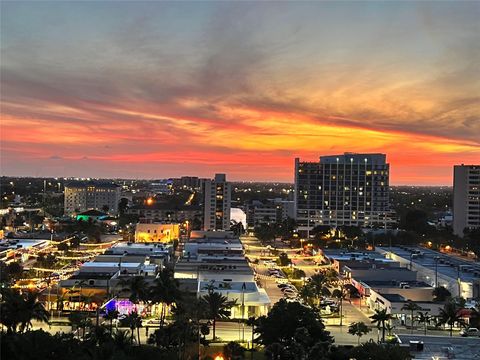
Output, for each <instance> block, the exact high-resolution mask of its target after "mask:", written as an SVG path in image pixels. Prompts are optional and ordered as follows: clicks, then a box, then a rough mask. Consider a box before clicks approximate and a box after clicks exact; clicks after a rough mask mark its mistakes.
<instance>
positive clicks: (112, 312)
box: [103, 310, 118, 334]
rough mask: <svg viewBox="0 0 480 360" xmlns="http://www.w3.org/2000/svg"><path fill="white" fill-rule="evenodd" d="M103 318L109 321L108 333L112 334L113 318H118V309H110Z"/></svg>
mask: <svg viewBox="0 0 480 360" xmlns="http://www.w3.org/2000/svg"><path fill="white" fill-rule="evenodd" d="M103 318H104V319H105V320H109V321H110V334H113V320H115V319H117V318H118V311H117V310H110V311H107V313H106V314H105V315H104V316H103Z"/></svg>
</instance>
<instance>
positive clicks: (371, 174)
mask: <svg viewBox="0 0 480 360" xmlns="http://www.w3.org/2000/svg"><path fill="white" fill-rule="evenodd" d="M389 174H390V166H389V164H388V163H387V162H386V155H385V154H354V153H345V154H343V155H333V156H321V157H320V161H319V162H303V161H300V159H298V158H296V159H295V192H294V194H295V217H296V220H297V223H298V229H299V231H302V232H307V233H308V232H309V231H310V230H311V229H313V228H314V227H315V226H317V225H329V226H332V227H337V226H342V225H346V226H360V227H372V226H381V227H390V225H391V224H392V223H393V222H394V221H393V220H392V216H391V212H390V204H389Z"/></svg>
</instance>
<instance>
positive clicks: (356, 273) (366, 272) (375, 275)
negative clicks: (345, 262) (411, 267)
mask: <svg viewBox="0 0 480 360" xmlns="http://www.w3.org/2000/svg"><path fill="white" fill-rule="evenodd" d="M351 274H352V278H354V279H356V280H372V279H374V280H378V281H389V280H395V281H416V280H417V272H416V271H408V270H405V269H398V270H395V269H352V270H351Z"/></svg>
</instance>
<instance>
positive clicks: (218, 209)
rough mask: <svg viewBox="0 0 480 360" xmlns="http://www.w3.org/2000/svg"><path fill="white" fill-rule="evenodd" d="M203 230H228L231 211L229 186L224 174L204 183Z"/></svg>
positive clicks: (216, 175)
mask: <svg viewBox="0 0 480 360" xmlns="http://www.w3.org/2000/svg"><path fill="white" fill-rule="evenodd" d="M204 196H205V197H204V215H203V216H204V218H203V220H204V222H203V229H204V230H229V229H230V210H231V184H230V183H228V182H227V181H226V176H225V174H215V179H213V180H206V181H205V183H204Z"/></svg>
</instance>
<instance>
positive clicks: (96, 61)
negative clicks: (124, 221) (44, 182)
mask: <svg viewBox="0 0 480 360" xmlns="http://www.w3.org/2000/svg"><path fill="white" fill-rule="evenodd" d="M1 7H2V15H1V16H2V19H1V20H2V24H1V33H2V35H1V53H2V59H1V60H2V61H1V84H2V94H1V106H2V108H1V111H2V123H1V134H0V136H1V147H2V149H1V150H2V151H1V152H2V159H1V169H2V174H3V175H13V176H15V175H17V176H54V177H84V178H86V177H103V178H138V179H140V178H146V179H152V178H168V177H177V176H182V175H196V176H200V177H212V176H213V174H214V173H216V172H223V173H227V175H228V178H229V179H230V180H232V181H279V182H292V181H293V171H294V169H293V163H294V158H295V157H300V158H301V159H302V160H309V161H317V160H318V158H319V157H320V156H321V155H330V154H341V153H344V152H357V153H367V152H380V153H385V154H387V161H388V162H389V163H390V168H391V176H390V183H391V184H392V185H451V184H452V174H453V165H456V164H461V163H465V164H474V163H477V164H478V163H479V162H480V79H479V78H480V76H479V75H478V65H479V64H480V45H479V43H478V34H479V33H480V24H479V22H478V18H480V3H478V2H462V3H458V2H438V3H433V2H430V3H423V2H419V3H413V2H407V3H405V2H388V3H385V2H368V3H359V2H351V3H349V2H338V3H334V2H326V3H323V2H311V3H307V2H304V3H293V2H292V3H288V2H284V3H221V2H218V3H217V2H205V3H199V2H192V3H188V2H182V3H173V2H172V3H155V2H121V3H120V2H117V3H109V2H103V3H89V2H85V3H83V2H70V3H58V2H41V3H40V2H39V3H31V2H30V3H26V2H16V3H13V2H4V3H2V4H1Z"/></svg>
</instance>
